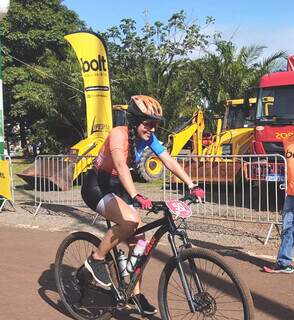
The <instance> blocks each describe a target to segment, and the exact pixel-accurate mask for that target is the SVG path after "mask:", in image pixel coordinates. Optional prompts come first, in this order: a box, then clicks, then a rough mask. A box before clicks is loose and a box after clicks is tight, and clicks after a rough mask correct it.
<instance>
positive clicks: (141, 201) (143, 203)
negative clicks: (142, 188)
mask: <svg viewBox="0 0 294 320" xmlns="http://www.w3.org/2000/svg"><path fill="white" fill-rule="evenodd" d="M133 204H138V205H139V207H140V208H141V209H144V210H147V209H151V208H152V201H151V200H150V199H149V198H145V197H143V196H142V195H141V194H139V193H138V194H136V195H135V196H134V197H133Z"/></svg>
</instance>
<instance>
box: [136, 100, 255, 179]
mask: <svg viewBox="0 0 294 320" xmlns="http://www.w3.org/2000/svg"><path fill="white" fill-rule="evenodd" d="M255 102H256V99H255V98H251V99H249V102H248V103H249V106H250V107H251V108H252V106H253V105H254V104H255ZM224 107H225V112H224V117H223V118H221V117H216V118H215V121H216V132H215V134H213V135H212V134H211V133H208V132H206V133H204V129H205V125H204V115H203V112H202V111H197V112H195V113H194V115H193V117H192V118H191V119H190V120H189V121H188V122H186V123H184V125H182V126H181V127H180V128H178V129H177V130H175V132H173V133H172V134H170V135H169V137H168V141H167V143H166V147H167V149H168V150H169V152H170V154H171V155H172V156H178V155H187V154H188V155H196V156H201V155H205V156H209V155H211V156H216V155H240V154H249V153H250V152H251V151H250V147H251V142H252V139H253V128H250V127H248V124H247V123H246V121H245V112H244V110H245V109H247V108H244V100H243V99H234V100H227V101H226V103H225V106H224ZM189 142H190V143H189ZM187 145H189V148H188V149H187V148H186V147H187ZM184 147H185V148H184ZM192 159H193V157H192ZM206 159H207V158H206ZM194 160H195V161H194V162H195V163H192V166H190V163H188V162H187V163H182V165H184V168H185V170H186V171H187V172H188V173H189V174H191V175H192V178H193V179H195V180H197V181H201V180H203V179H205V180H206V181H210V180H214V179H218V180H221V181H222V180H224V179H228V176H227V174H226V176H225V177H224V175H225V171H228V172H229V175H231V176H232V175H233V170H234V174H235V173H236V174H237V173H238V172H235V170H236V169H237V171H239V170H241V164H236V163H234V169H232V167H233V166H232V164H231V162H232V160H230V159H229V158H227V159H224V158H217V157H212V158H211V159H210V161H212V162H214V163H211V162H209V163H208V162H207V161H204V157H203V158H202V159H201V157H200V158H199V157H195V158H194ZM199 160H200V161H199ZM201 160H202V161H201ZM215 170H218V172H217V174H216V172H215ZM230 171H232V172H231V173H230ZM137 172H138V175H139V177H140V178H141V180H144V181H151V180H154V179H158V178H160V177H161V176H162V173H163V165H162V163H161V161H160V160H159V159H158V158H157V157H156V156H155V155H154V154H153V153H152V151H151V150H149V149H146V150H145V152H144V154H143V157H142V160H141V162H140V164H139V167H138V168H137ZM232 179H233V176H232ZM174 180H175V181H177V179H176V178H174Z"/></svg>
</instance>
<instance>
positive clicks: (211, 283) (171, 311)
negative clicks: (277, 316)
mask: <svg viewBox="0 0 294 320" xmlns="http://www.w3.org/2000/svg"><path fill="white" fill-rule="evenodd" d="M180 261H181V265H182V267H183V272H184V274H185V278H186V279H187V285H188V287H189V289H190V292H191V295H192V300H193V305H194V307H195V309H196V311H195V313H194V314H193V313H192V312H191V310H190V307H189V305H188V301H187V298H186V295H185V291H184V288H183V285H182V281H181V278H180V276H179V273H178V269H177V261H176V259H174V258H172V259H171V260H169V262H168V263H167V264H166V266H165V268H164V269H163V271H162V274H161V277H160V282H159V289H158V302H159V307H160V312H161V316H162V319H169V320H171V319H184V318H186V317H187V319H189V320H191V319H230V320H235V319H240V320H241V319H242V320H253V319H254V305H253V301H252V297H251V294H250V290H249V289H248V287H247V285H246V284H245V283H244V282H243V281H242V280H241V279H240V277H239V276H238V275H237V274H236V272H235V271H233V270H232V268H231V267H230V266H229V265H228V264H227V263H226V262H225V261H224V259H223V258H222V257H221V256H220V255H219V254H216V253H214V252H211V251H209V250H206V249H200V248H199V249H198V248H191V249H187V250H184V251H183V252H182V253H181V255H180ZM200 288H202V289H200Z"/></svg>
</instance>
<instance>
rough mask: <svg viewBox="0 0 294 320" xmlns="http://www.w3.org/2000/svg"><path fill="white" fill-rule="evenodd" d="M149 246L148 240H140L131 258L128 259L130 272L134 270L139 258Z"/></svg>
mask: <svg viewBox="0 0 294 320" xmlns="http://www.w3.org/2000/svg"><path fill="white" fill-rule="evenodd" d="M146 246H147V241H146V240H142V239H141V240H139V241H138V242H137V244H136V246H135V248H134V250H133V252H132V255H131V258H130V260H129V261H128V264H127V271H128V272H130V273H131V272H134V270H135V266H136V264H137V262H138V260H139V257H140V256H142V255H143V253H144V251H145V248H146Z"/></svg>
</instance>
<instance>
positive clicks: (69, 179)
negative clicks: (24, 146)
mask: <svg viewBox="0 0 294 320" xmlns="http://www.w3.org/2000/svg"><path fill="white" fill-rule="evenodd" d="M93 159H94V158H93V157H90V156H84V157H79V156H67V155H58V156H55V155H54V156H53V155H41V156H37V157H36V159H35V172H34V173H33V174H34V179H35V206H36V210H35V213H34V215H37V214H38V211H39V209H40V207H41V206H42V204H56V205H66V206H72V207H83V206H85V204H84V202H83V200H82V198H81V186H82V184H83V180H84V176H85V173H86V172H87V170H88V169H89V168H90V167H91V164H92V161H93Z"/></svg>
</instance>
